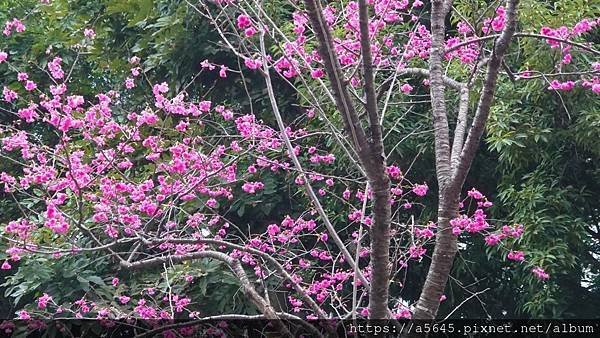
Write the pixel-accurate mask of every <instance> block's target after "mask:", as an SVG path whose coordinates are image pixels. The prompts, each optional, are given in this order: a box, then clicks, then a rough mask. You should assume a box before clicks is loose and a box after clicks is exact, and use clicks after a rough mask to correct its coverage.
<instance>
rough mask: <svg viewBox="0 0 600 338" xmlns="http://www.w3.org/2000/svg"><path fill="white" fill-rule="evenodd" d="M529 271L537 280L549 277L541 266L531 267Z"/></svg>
mask: <svg viewBox="0 0 600 338" xmlns="http://www.w3.org/2000/svg"><path fill="white" fill-rule="evenodd" d="M531 272H532V273H533V274H534V275H535V276H536V277H537V278H538V279H539V280H543V281H544V280H547V279H549V278H550V275H549V274H548V273H546V271H545V270H544V269H542V268H540V267H539V266H538V267H535V268H533V269H531Z"/></svg>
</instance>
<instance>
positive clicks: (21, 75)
mask: <svg viewBox="0 0 600 338" xmlns="http://www.w3.org/2000/svg"><path fill="white" fill-rule="evenodd" d="M28 79H29V74H27V73H25V72H19V73H17V80H18V81H26V80H28Z"/></svg>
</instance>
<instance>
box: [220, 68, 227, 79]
mask: <svg viewBox="0 0 600 338" xmlns="http://www.w3.org/2000/svg"><path fill="white" fill-rule="evenodd" d="M219 76H220V77H222V78H226V77H227V67H226V66H221V69H220V70H219Z"/></svg>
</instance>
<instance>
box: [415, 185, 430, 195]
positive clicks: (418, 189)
mask: <svg viewBox="0 0 600 338" xmlns="http://www.w3.org/2000/svg"><path fill="white" fill-rule="evenodd" d="M427 190H429V187H428V186H427V184H416V185H415V186H414V187H413V189H412V192H413V193H415V195H417V196H420V197H423V196H425V195H427Z"/></svg>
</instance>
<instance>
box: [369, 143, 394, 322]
mask: <svg viewBox="0 0 600 338" xmlns="http://www.w3.org/2000/svg"><path fill="white" fill-rule="evenodd" d="M373 157H374V159H373V161H378V162H380V165H379V166H382V167H383V168H384V170H385V165H384V163H383V161H384V160H383V156H381V155H380V154H373ZM369 182H370V185H371V186H372V187H373V214H374V216H375V217H374V222H373V225H372V226H371V229H370V237H371V268H372V270H371V293H370V296H369V318H372V319H385V318H388V313H389V307H388V293H389V280H390V219H391V205H390V179H389V177H388V176H387V174H386V173H385V171H384V172H383V174H380V175H379V176H378V177H374V179H369Z"/></svg>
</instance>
